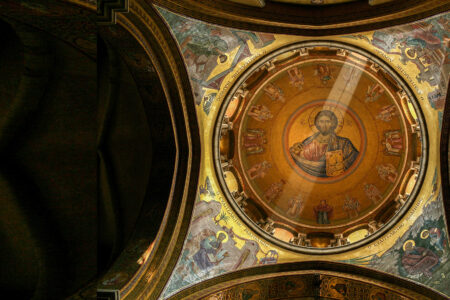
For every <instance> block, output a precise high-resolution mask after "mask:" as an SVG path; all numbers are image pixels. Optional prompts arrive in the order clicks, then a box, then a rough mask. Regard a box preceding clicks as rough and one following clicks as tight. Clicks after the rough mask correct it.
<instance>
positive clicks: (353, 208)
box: [342, 195, 360, 219]
mask: <svg viewBox="0 0 450 300" xmlns="http://www.w3.org/2000/svg"><path fill="white" fill-rule="evenodd" d="M359 208H360V204H359V201H358V199H355V198H350V197H349V196H348V195H347V196H346V198H345V201H344V205H342V209H343V210H344V211H345V212H346V213H347V217H348V218H349V219H350V218H355V217H357V216H358V214H359Z"/></svg>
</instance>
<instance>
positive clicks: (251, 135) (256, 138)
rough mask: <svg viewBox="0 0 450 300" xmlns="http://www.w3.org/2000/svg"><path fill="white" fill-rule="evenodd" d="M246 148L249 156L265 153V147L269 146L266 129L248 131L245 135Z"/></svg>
mask: <svg viewBox="0 0 450 300" xmlns="http://www.w3.org/2000/svg"><path fill="white" fill-rule="evenodd" d="M243 144H244V148H245V149H246V150H247V154H258V153H263V152H264V145H265V144H267V139H266V138H265V132H264V129H261V128H257V129H247V133H246V134H245V135H244V141H243Z"/></svg>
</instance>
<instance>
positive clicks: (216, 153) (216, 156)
mask: <svg viewBox="0 0 450 300" xmlns="http://www.w3.org/2000/svg"><path fill="white" fill-rule="evenodd" d="M305 47H334V48H341V49H344V50H348V51H352V52H354V53H357V54H359V55H362V56H365V57H368V58H369V59H370V60H371V61H373V62H374V63H376V64H378V65H379V66H381V68H382V69H384V70H386V71H388V72H389V74H390V75H391V76H392V77H393V78H394V79H395V81H396V83H397V84H398V85H399V86H400V87H401V88H402V90H403V91H404V92H405V93H406V95H407V96H408V97H409V99H410V100H411V101H410V102H411V104H412V105H413V107H414V110H415V112H416V114H417V122H418V124H419V126H420V131H419V132H420V138H421V140H420V142H421V156H420V164H419V171H418V174H417V180H416V183H415V185H414V188H413V190H412V191H411V193H410V194H409V197H408V199H407V201H406V202H405V204H404V205H403V206H402V207H401V208H400V209H399V210H398V211H396V212H395V214H394V215H393V216H392V217H391V218H390V219H389V220H388V221H387V222H386V224H384V225H383V226H382V227H380V228H379V229H378V230H377V231H375V232H374V233H372V234H370V235H369V236H367V237H364V238H362V239H361V240H358V241H356V242H353V243H349V244H346V245H342V246H334V247H328V248H318V247H310V246H298V245H293V244H291V243H287V242H284V241H282V240H280V239H278V238H276V237H274V236H272V235H271V234H269V233H267V232H266V231H264V230H263V229H262V228H261V227H259V226H258V225H257V224H256V223H255V222H254V221H253V220H251V219H250V218H249V217H248V216H247V215H246V213H245V212H243V211H242V209H241V208H240V207H239V205H238V204H237V203H236V201H235V200H234V197H233V195H232V194H231V192H230V190H229V189H228V187H227V183H226V182H225V178H224V171H223V170H222V166H221V159H220V137H221V128H222V121H223V120H224V117H225V112H226V110H227V107H228V104H229V103H230V101H231V99H232V98H233V96H234V94H235V93H236V92H237V91H238V89H239V88H241V87H242V84H243V83H244V82H245V81H246V80H247V79H248V78H249V77H250V76H251V74H252V73H253V72H254V71H255V70H256V69H258V68H259V67H261V66H262V65H264V63H267V62H269V61H271V60H272V59H274V58H276V57H278V56H279V55H281V54H283V53H286V52H288V51H292V50H296V49H299V48H305ZM212 143H213V144H212V147H213V160H214V167H215V168H214V169H215V172H216V176H217V178H218V180H219V184H220V186H221V189H222V191H223V193H224V195H225V197H226V198H227V201H228V203H229V204H230V205H231V207H232V208H233V210H234V212H235V213H236V214H237V215H238V217H239V219H240V220H241V221H242V222H244V224H246V226H248V227H249V228H250V229H251V230H253V231H254V232H255V233H257V234H259V235H260V236H261V237H262V238H263V239H265V240H266V241H268V242H270V243H273V244H274V245H277V246H279V247H281V248H284V249H286V250H290V251H294V252H298V253H304V254H336V253H341V252H344V251H349V250H352V249H356V248H360V247H362V246H364V245H367V244H369V243H371V242H373V241H375V240H376V239H378V238H379V237H381V236H382V235H383V234H385V233H387V232H388V231H389V230H390V229H392V228H393V227H394V226H395V225H397V224H398V221H399V220H400V219H401V218H403V217H404V216H405V215H406V213H407V212H408V210H409V209H410V208H411V206H412V204H413V203H414V202H415V200H416V198H417V195H418V193H419V191H420V189H421V187H422V184H423V180H424V177H425V173H426V169H427V164H428V132H427V127H426V123H425V118H424V116H423V112H422V110H421V108H420V106H419V104H418V100H417V98H416V97H415V95H414V93H413V92H412V90H411V87H410V86H409V85H408V84H407V83H406V81H405V80H404V79H403V78H402V77H401V76H400V75H399V74H398V73H397V71H396V70H394V69H393V68H392V67H391V66H389V65H388V64H387V63H386V62H385V61H383V60H382V59H381V58H379V57H377V56H375V55H374V54H372V53H370V52H369V51H367V50H364V49H361V48H358V47H356V46H354V45H351V44H347V43H342V42H336V41H331V40H328V41H327V40H317V41H305V42H297V43H294V44H290V45H287V46H284V47H282V48H279V49H277V50H274V51H273V52H271V53H268V54H266V55H265V56H263V57H261V58H260V59H258V60H256V61H255V62H253V63H252V64H251V65H250V66H249V67H248V68H247V70H245V71H244V72H243V73H242V74H241V75H240V76H239V77H238V78H237V80H235V81H234V82H233V84H232V86H231V88H230V90H229V91H228V92H227V94H226V96H225V97H224V101H223V103H222V104H221V107H220V109H219V112H218V115H217V117H216V120H215V128H214V132H213V139H212Z"/></svg>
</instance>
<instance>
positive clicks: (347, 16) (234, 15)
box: [149, 0, 450, 36]
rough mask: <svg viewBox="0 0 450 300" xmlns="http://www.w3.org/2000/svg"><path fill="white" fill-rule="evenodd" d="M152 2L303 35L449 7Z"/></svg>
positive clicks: (409, 18)
mask: <svg viewBox="0 0 450 300" xmlns="http://www.w3.org/2000/svg"><path fill="white" fill-rule="evenodd" d="M149 1H150V0H149ZM151 2H152V3H154V4H155V5H158V6H161V7H164V8H166V9H168V10H170V11H172V12H175V13H178V14H181V15H185V16H188V17H191V18H195V19H198V20H202V21H205V22H209V23H214V24H217V25H222V26H226V27H234V28H239V29H245V30H251V31H259V32H270V33H283V34H296V35H303V36H325V35H336V34H348V33H353V32H363V31H370V30H375V29H379V28H385V27H389V26H394V25H400V24H404V23H408V22H413V21H416V20H419V19H423V18H426V17H429V16H432V15H435V14H439V13H442V12H445V11H447V10H449V9H450V1H447V0H445V1H442V0H410V1H394V2H389V3H384V4H380V5H377V6H375V7H374V6H371V5H369V4H368V3H367V2H362V1H357V2H349V3H342V4H340V5H332V6H330V7H328V6H320V7H316V6H301V5H298V6H296V5H287V4H285V3H277V2H268V3H266V6H265V7H263V8H251V7H249V6H245V5H242V4H237V3H233V2H230V1H226V0H216V1H211V0H195V1H192V0H151ZM349 12H353V13H349Z"/></svg>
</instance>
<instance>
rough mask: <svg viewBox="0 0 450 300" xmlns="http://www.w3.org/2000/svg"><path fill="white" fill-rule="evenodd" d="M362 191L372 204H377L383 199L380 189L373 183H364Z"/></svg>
mask: <svg viewBox="0 0 450 300" xmlns="http://www.w3.org/2000/svg"><path fill="white" fill-rule="evenodd" d="M364 192H365V193H366V196H367V198H369V199H370V200H371V201H372V202H373V204H377V203H378V202H380V201H381V200H382V199H383V196H382V195H381V192H380V190H379V189H378V188H377V187H376V186H375V185H373V184H369V183H364Z"/></svg>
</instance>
